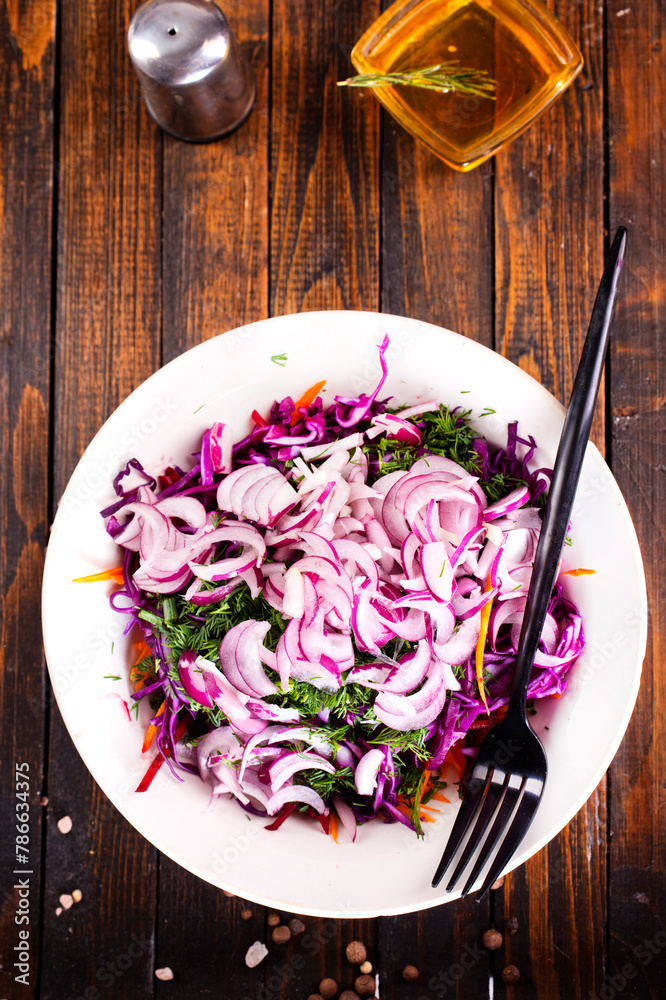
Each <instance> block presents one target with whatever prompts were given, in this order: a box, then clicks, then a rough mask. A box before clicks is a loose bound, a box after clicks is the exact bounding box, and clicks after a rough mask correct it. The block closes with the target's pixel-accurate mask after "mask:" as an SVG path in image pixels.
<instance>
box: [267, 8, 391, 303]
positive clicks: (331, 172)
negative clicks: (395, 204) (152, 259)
mask: <svg viewBox="0 0 666 1000" xmlns="http://www.w3.org/2000/svg"><path fill="white" fill-rule="evenodd" d="M378 13H379V3H378V0H361V2H360V3H358V2H357V3H355V2H352V0H335V2H334V3H330V4H329V3H327V4H312V3H310V2H308V0H274V2H273V27H272V39H273V47H272V53H273V74H272V107H273V115H275V116H276V118H277V120H278V121H280V122H282V123H284V128H281V129H280V131H279V133H278V134H277V135H276V136H275V140H274V142H273V143H272V145H271V170H272V208H271V258H270V268H271V290H270V301H271V312H272V314H273V315H280V314H283V313H291V312H298V311H303V310H310V309H377V308H378V306H379V269H378V266H379V255H378V241H379V189H378V184H377V175H378V170H379V150H378V141H379V133H378V122H379V114H378V109H377V108H376V107H375V106H374V105H373V104H372V103H371V102H368V101H367V100H364V98H363V97H359V95H358V94H354V93H349V92H348V91H347V90H345V91H344V92H341V91H340V89H339V88H337V87H336V81H337V80H342V79H345V77H347V76H348V75H349V63H348V55H349V52H350V50H351V48H352V46H353V44H354V43H355V42H356V40H357V38H358V37H359V35H360V33H361V30H362V29H363V28H364V27H365V26H367V25H369V24H370V23H371V22H372V21H373V20H374V18H376V17H377V15H378Z"/></svg>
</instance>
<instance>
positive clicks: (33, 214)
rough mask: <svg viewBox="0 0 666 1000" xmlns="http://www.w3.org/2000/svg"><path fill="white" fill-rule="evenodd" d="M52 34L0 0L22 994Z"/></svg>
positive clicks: (3, 443) (0, 251)
mask: <svg viewBox="0 0 666 1000" xmlns="http://www.w3.org/2000/svg"><path fill="white" fill-rule="evenodd" d="M54 38H55V0H53V2H52V3H44V2H42V3H38V2H36V0H35V2H28V3H25V4H23V5H21V6H19V5H18V4H16V3H7V2H3V3H0V102H1V103H2V108H3V112H2V115H0V346H1V348H2V360H1V362H0V400H1V402H0V453H1V454H2V456H3V468H4V470H5V474H4V476H3V479H2V486H1V487H0V489H1V495H0V572H1V574H2V586H1V589H0V622H1V626H0V628H1V631H2V635H1V636H0V718H2V729H1V731H0V761H2V766H0V842H1V843H2V845H3V847H2V870H1V872H0V994H2V996H6V997H10V996H16V995H18V994H20V995H21V996H24V997H26V998H30V997H36V996H37V985H38V966H37V956H38V954H39V947H40V943H41V942H40V921H39V899H40V890H41V881H42V872H41V864H40V854H41V839H42V832H43V831H42V819H43V809H42V807H41V806H40V799H41V796H42V794H43V793H44V791H45V784H44V728H45V708H46V706H45V698H44V694H45V685H44V670H43V660H42V650H41V638H40V616H39V591H40V586H41V572H42V562H43V553H44V544H45V541H46V527H47V521H48V428H49V412H48V410H49V385H50V361H51V351H50V329H51V225H52V223H51V211H52V204H51V203H52V182H51V170H52V160H53V122H52V109H53V91H54V55H55V47H54ZM15 767H18V769H19V771H18V776H16V770H15ZM17 793H18V796H20V798H19V797H18V796H17ZM15 873H16V874H15ZM26 890H27V891H26ZM26 944H27V945H28V947H27V954H26V953H24V952H23V951H17V950H15V949H17V948H19V947H22V946H25V945H26ZM26 957H27V961H24V958H26ZM15 963H18V964H15ZM17 977H18V979H17Z"/></svg>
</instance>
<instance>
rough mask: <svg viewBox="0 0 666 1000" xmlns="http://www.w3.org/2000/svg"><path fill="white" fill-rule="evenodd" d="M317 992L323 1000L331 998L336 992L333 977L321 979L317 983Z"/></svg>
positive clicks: (336, 987)
mask: <svg viewBox="0 0 666 1000" xmlns="http://www.w3.org/2000/svg"><path fill="white" fill-rule="evenodd" d="M319 992H320V993H321V995H322V996H323V998H324V1000H331V997H334V996H335V994H336V993H337V992H338V984H337V983H336V981H335V979H322V981H321V982H320V984H319Z"/></svg>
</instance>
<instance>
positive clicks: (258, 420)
mask: <svg viewBox="0 0 666 1000" xmlns="http://www.w3.org/2000/svg"><path fill="white" fill-rule="evenodd" d="M250 416H251V417H252V419H253V420H254V422H255V424H256V425H257V427H265V426H266V421H265V420H264V418H263V417H262V415H261V414H260V413H258V412H257V410H253V411H252V413H251V414H250Z"/></svg>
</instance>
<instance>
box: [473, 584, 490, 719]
mask: <svg viewBox="0 0 666 1000" xmlns="http://www.w3.org/2000/svg"><path fill="white" fill-rule="evenodd" d="M489 590H492V583H491V582H490V575H489V576H488V579H487V580H486V586H485V590H484V594H487V593H488V591H489ZM492 606H493V599H492V597H491V598H490V600H489V601H488V603H487V604H484V606H483V607H482V608H481V630H480V632H479V638H478V639H477V643H476V656H475V659H476V683H477V684H478V685H479V694H480V695H481V701H482V702H483V704H484V705H485V707H486V713H487V714H488V715H490V709H489V708H488V699H487V698H486V688H485V685H484V683H483V651H484V649H485V647H486V639H487V638H488V624H489V623H490V612H491V609H492Z"/></svg>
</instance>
